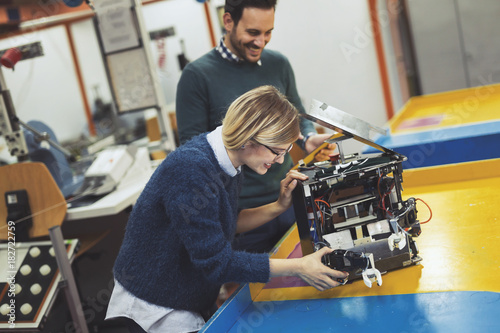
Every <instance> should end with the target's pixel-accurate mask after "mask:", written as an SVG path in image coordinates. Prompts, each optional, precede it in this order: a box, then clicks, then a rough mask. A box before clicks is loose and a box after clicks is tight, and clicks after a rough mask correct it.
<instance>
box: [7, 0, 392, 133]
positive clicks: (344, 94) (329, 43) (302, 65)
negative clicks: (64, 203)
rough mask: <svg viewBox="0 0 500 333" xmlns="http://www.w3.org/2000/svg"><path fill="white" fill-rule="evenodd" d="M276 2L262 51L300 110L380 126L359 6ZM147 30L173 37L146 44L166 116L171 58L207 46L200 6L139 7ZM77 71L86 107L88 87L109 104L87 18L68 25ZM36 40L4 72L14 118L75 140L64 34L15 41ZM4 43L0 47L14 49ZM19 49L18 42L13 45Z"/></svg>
mask: <svg viewBox="0 0 500 333" xmlns="http://www.w3.org/2000/svg"><path fill="white" fill-rule="evenodd" d="M222 4H223V1H221V0H214V1H211V2H210V7H211V8H210V10H211V16H212V24H213V26H214V32H215V35H216V40H217V41H218V40H219V38H220V36H221V31H220V25H219V22H218V17H217V13H216V8H217V7H218V6H220V5H222ZM304 4H305V2H304V1H301V0H286V1H285V0H282V1H279V2H278V7H277V12H276V22H275V26H276V28H275V30H274V32H273V38H272V40H271V42H270V43H269V45H268V48H270V49H275V50H278V51H280V52H282V53H283V54H285V55H286V56H287V57H288V58H289V59H290V61H291V63H292V66H293V68H294V70H295V74H296V80H297V85H298V90H299V94H300V96H301V98H302V99H303V102H304V106H305V107H306V108H308V107H309V104H310V102H311V100H312V99H318V100H320V101H323V102H325V103H328V104H330V105H332V106H335V107H337V108H340V109H342V110H344V111H346V112H349V113H351V114H353V115H355V116H357V117H360V118H363V119H365V120H366V121H368V122H371V123H373V124H375V125H379V126H382V125H383V124H385V122H386V121H387V116H386V113H385V105H384V101H383V96H382V90H381V84H380V78H379V73H378V66H377V59H376V54H375V49H374V44H373V37H372V33H371V27H370V17H369V11H368V4H367V2H366V1H350V2H345V1H342V0H315V1H307V5H304ZM143 14H144V17H145V23H146V27H147V29H148V31H153V30H158V29H163V28H168V27H173V28H174V29H175V35H174V36H171V37H168V38H166V39H165V40H164V45H163V46H161V45H158V44H157V42H156V41H152V42H151V48H152V51H153V56H154V59H155V62H156V63H157V65H158V64H159V57H160V55H162V54H163V55H164V56H165V62H164V65H163V67H162V68H159V69H158V74H159V78H160V81H161V84H162V88H163V91H164V93H165V99H166V102H167V104H168V105H169V107H168V108H169V110H172V111H173V110H174V105H175V92H176V85H177V81H178V79H179V77H180V74H181V71H180V69H179V65H178V61H177V56H178V55H179V54H181V53H182V52H183V50H182V48H181V40H182V41H183V42H184V46H185V56H186V57H187V58H188V59H190V60H194V59H196V58H198V57H199V56H201V55H202V54H204V53H205V52H207V51H209V50H210V49H211V48H212V45H211V41H210V38H209V32H208V28H207V23H206V17H205V13H204V8H203V5H202V4H200V3H199V2H197V1H194V0H191V1H186V0H169V1H160V2H155V3H153V4H149V5H145V6H143ZM71 31H72V34H73V38H74V40H75V44H76V49H77V53H78V57H79V65H80V68H81V71H82V73H83V78H84V82H85V89H86V93H87V98H88V102H89V104H90V105H92V104H93V100H94V98H95V88H94V87H96V86H98V87H99V88H98V90H99V94H100V96H101V97H102V98H103V99H104V100H105V101H109V99H110V92H109V87H108V85H107V82H106V77H105V73H104V68H103V65H102V61H101V59H100V54H99V51H98V47H97V41H96V37H95V32H94V29H93V26H92V22H91V20H86V21H82V22H78V23H74V24H72V25H71ZM23 38H27V39H29V40H31V41H36V40H41V42H42V46H43V48H44V50H45V54H46V55H45V56H43V57H40V58H37V59H34V60H28V61H26V62H21V63H19V64H18V66H17V67H16V70H15V72H11V71H9V72H7V71H4V72H5V77H6V81H7V86H8V88H9V89H10V90H11V93H12V95H13V98H14V104H15V107H16V111H17V113H18V115H19V116H20V118H21V119H23V120H24V121H29V120H31V119H40V120H43V121H45V122H46V123H47V124H48V125H49V126H50V127H52V128H53V130H54V131H55V133H56V135H57V136H58V138H59V140H62V141H64V140H69V139H74V138H75V137H78V136H79V135H80V134H81V133H82V132H85V130H86V119H85V113H84V108H83V103H82V101H81V95H80V93H79V91H78V86H77V80H76V75H75V70H74V68H73V65H72V62H71V58H70V51H69V44H68V41H67V38H66V36H65V33H64V28H62V27H61V28H59V27H56V28H51V29H46V30H40V31H35V32H34V33H32V34H26V35H23ZM15 44H16V43H15V42H14V41H12V40H9V39H6V40H0V47H1V48H7V47H11V46H15ZM17 44H19V43H17Z"/></svg>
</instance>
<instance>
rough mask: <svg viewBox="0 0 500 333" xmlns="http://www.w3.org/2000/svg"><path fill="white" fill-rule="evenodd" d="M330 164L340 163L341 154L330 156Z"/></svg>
mask: <svg viewBox="0 0 500 333" xmlns="http://www.w3.org/2000/svg"><path fill="white" fill-rule="evenodd" d="M329 157H330V162H338V161H339V160H340V154H338V153H337V154H332V155H330V156H329Z"/></svg>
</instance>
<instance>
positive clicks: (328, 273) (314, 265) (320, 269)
mask: <svg viewBox="0 0 500 333" xmlns="http://www.w3.org/2000/svg"><path fill="white" fill-rule="evenodd" d="M332 251H333V250H332V249H330V248H328V247H324V248H322V249H321V250H319V251H317V252H314V253H312V254H310V255H307V256H305V257H303V258H301V259H299V260H301V263H300V265H299V269H298V272H297V276H298V277H300V278H301V279H302V280H304V281H305V282H307V283H308V284H310V285H311V286H313V287H314V288H316V289H318V290H319V291H324V290H327V289H330V288H334V287H337V286H339V285H341V284H343V282H342V280H344V279H346V278H347V277H348V276H349V274H348V273H346V272H340V271H336V270H334V269H331V268H329V267H328V266H325V265H324V264H323V263H322V262H321V258H322V257H323V256H324V255H326V254H328V253H330V252H332ZM337 279H339V281H338V280H337Z"/></svg>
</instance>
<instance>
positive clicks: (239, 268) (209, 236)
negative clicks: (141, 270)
mask: <svg viewBox="0 0 500 333" xmlns="http://www.w3.org/2000/svg"><path fill="white" fill-rule="evenodd" d="M207 162H208V161H207ZM196 165H197V167H189V168H184V169H182V168H178V170H176V172H175V173H176V174H175V175H174V176H173V177H172V178H171V180H173V179H182V181H172V186H169V190H168V191H167V193H166V194H167V195H166V196H165V198H164V205H165V207H166V210H167V214H168V216H169V217H170V219H171V223H174V224H175V225H176V227H175V229H174V230H175V232H176V237H178V238H179V239H180V241H181V243H182V244H183V245H184V247H185V249H186V251H187V252H188V255H189V258H190V261H191V262H192V263H193V264H194V266H195V267H196V269H199V271H200V274H203V275H204V276H205V277H206V278H207V280H209V281H210V282H212V283H219V284H222V283H225V282H230V281H234V282H267V281H268V280H269V277H270V272H269V257H268V255H267V254H253V253H247V252H238V251H234V250H233V249H232V247H231V243H230V241H231V240H230V238H231V237H227V236H226V234H227V233H225V232H224V230H223V226H224V223H221V221H220V220H219V219H228V218H231V219H232V220H231V221H229V223H234V224H235V223H236V221H235V220H234V219H235V218H236V216H232V215H233V213H230V212H229V211H236V210H234V209H232V207H228V211H227V212H226V211H225V212H221V211H220V207H221V205H220V203H221V202H220V201H221V200H224V198H225V197H227V196H228V194H227V192H225V189H224V187H222V184H219V181H217V179H215V178H214V177H213V174H214V170H211V169H210V168H207V167H206V166H207V165H210V163H209V162H208V163H206V162H205V161H198V163H196ZM198 166H199V167H198ZM186 170H188V171H186ZM210 171H211V172H210ZM211 175H212V176H211ZM178 177H180V178H178ZM217 192H219V193H217ZM233 226H234V225H233ZM179 250H181V249H179Z"/></svg>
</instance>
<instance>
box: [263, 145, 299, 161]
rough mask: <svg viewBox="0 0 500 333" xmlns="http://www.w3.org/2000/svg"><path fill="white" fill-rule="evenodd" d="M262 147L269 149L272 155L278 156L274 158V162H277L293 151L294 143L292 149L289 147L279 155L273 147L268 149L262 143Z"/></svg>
mask: <svg viewBox="0 0 500 333" xmlns="http://www.w3.org/2000/svg"><path fill="white" fill-rule="evenodd" d="M261 145H262V146H264V147H266V148H267V149H269V151H270V152H271V153H273V154H274V155H276V157H275V158H274V160H273V162H276V161H277V160H278V159H280V158H281V157H283V156H285V154H286V153H289V152H290V150H292V147H293V143H291V144H290V147H288V148H287V149H286V150H285V151H282V152H281V153H277V152H275V151H274V149H272V148H271V147H268V146H266V145H265V144H262V143H261Z"/></svg>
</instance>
